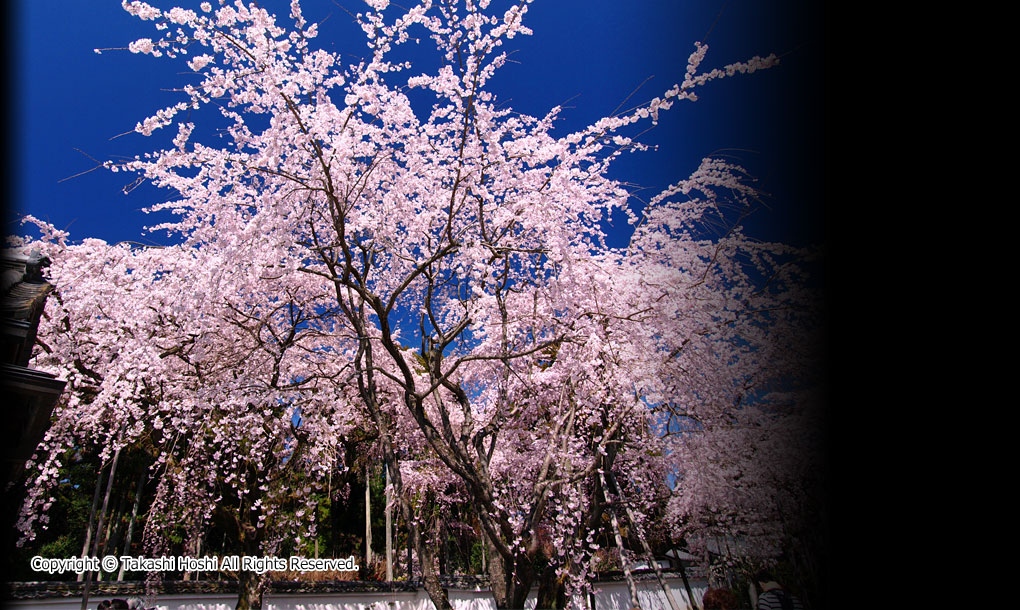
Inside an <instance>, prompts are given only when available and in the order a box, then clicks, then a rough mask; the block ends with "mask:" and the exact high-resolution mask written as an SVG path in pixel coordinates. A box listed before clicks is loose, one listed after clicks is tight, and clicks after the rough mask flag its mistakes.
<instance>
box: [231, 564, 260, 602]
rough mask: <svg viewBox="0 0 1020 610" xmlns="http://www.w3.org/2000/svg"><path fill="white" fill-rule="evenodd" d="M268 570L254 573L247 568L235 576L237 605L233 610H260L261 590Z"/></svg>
mask: <svg viewBox="0 0 1020 610" xmlns="http://www.w3.org/2000/svg"><path fill="white" fill-rule="evenodd" d="M267 579H268V572H267V573H265V574H256V573H255V572H249V571H247V570H245V571H242V572H240V573H239V574H238V576H237V605H236V606H234V610H261V609H262V592H263V591H264V590H265V584H266V580H267Z"/></svg>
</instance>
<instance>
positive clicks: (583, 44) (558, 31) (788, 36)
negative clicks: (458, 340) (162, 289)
mask: <svg viewBox="0 0 1020 610" xmlns="http://www.w3.org/2000/svg"><path fill="white" fill-rule="evenodd" d="M337 2H338V3H339V4H343V5H344V6H345V7H347V8H348V9H351V10H352V11H355V12H356V11H359V10H363V8H362V6H363V5H362V4H360V3H359V2H357V1H355V0H343V1H341V0H337ZM150 3H152V4H154V5H156V6H158V7H160V8H163V9H166V8H170V7H171V6H174V5H175V4H182V5H184V6H188V7H197V5H198V2H197V1H196V2H177V3H174V2H160V1H159V0H152V1H151V2H150ZM213 4H214V5H215V4H216V2H215V0H214V1H213ZM262 4H263V5H264V6H266V7H267V8H269V9H270V10H275V12H276V13H277V15H279V16H281V18H280V21H281V22H286V21H288V20H289V18H288V17H286V14H287V13H288V8H287V7H288V4H289V3H288V2H286V1H279V0H271V1H264V2H263V3H262ZM815 4H819V3H808V2H803V3H801V2H800V1H799V0H779V1H775V0H773V1H762V0H758V1H755V0H730V1H729V2H723V1H702V0H699V1H695V2H682V1H666V0H643V1H633V2H628V1H622V0H536V1H535V3H534V4H532V5H531V8H530V9H529V12H528V16H527V18H526V23H527V24H528V25H529V27H531V28H532V29H533V30H534V32H535V33H534V36H530V37H517V38H515V39H514V40H512V41H509V45H508V46H507V47H506V48H508V49H517V52H516V53H515V54H514V55H513V59H514V60H515V61H516V62H519V63H513V64H510V65H508V66H507V67H505V68H504V69H503V70H502V72H501V73H500V74H499V75H498V76H497V78H496V79H495V81H494V84H493V88H494V89H495V91H496V92H497V94H498V95H500V96H501V97H502V98H504V99H505V98H510V100H511V101H510V105H511V106H512V107H513V108H514V109H515V110H518V111H520V112H526V113H529V114H535V115H539V116H541V115H542V114H544V113H545V111H547V110H548V109H549V108H550V107H552V106H554V105H557V104H564V103H566V104H567V105H569V106H570V107H571V108H570V109H568V110H567V111H566V112H565V113H564V115H563V116H564V117H565V119H566V120H565V121H564V123H563V128H565V129H572V128H577V127H580V126H582V125H583V124H586V123H588V122H591V121H594V120H596V119H597V118H599V117H601V116H604V115H606V114H609V113H611V112H612V111H613V110H614V109H615V108H616V107H617V105H618V104H619V103H620V102H622V101H623V100H624V98H626V97H627V95H628V94H630V93H631V91H632V90H633V89H634V88H635V87H637V86H638V85H639V84H641V83H642V81H644V80H645V79H646V78H648V77H651V79H650V80H649V81H648V82H647V83H646V84H645V85H644V86H643V87H642V88H641V89H640V90H639V91H638V93H637V94H636V95H635V96H634V97H633V98H632V99H631V101H630V103H628V107H629V106H631V105H633V103H634V102H636V101H645V100H648V99H650V98H652V97H654V96H656V95H660V94H661V93H662V92H663V91H665V90H666V89H668V88H669V87H671V86H672V85H673V84H674V83H675V82H679V81H680V80H682V78H683V72H684V69H685V67H686V60H687V56H688V55H689V54H690V52H691V51H692V50H693V48H694V46H693V43H694V41H696V40H702V39H704V38H705V36H706V34H708V38H707V42H708V44H709V47H710V49H709V53H708V57H707V58H706V61H705V63H704V64H703V67H704V68H706V69H711V68H715V67H721V66H723V65H725V64H728V63H731V62H734V61H739V60H743V59H746V58H749V57H750V56H753V55H767V54H769V53H771V52H776V53H777V54H780V55H782V56H783V61H782V63H781V65H780V66H779V67H777V68H774V69H771V70H767V71H764V72H759V73H756V74H753V75H750V76H738V77H734V78H732V79H725V80H722V81H718V82H715V83H711V84H709V85H708V86H706V87H704V88H703V89H702V90H701V92H700V98H701V99H700V101H699V102H697V103H695V104H690V103H685V104H681V105H679V106H674V108H673V109H672V110H670V111H669V112H667V113H665V114H664V115H662V117H661V118H662V120H661V121H660V124H659V126H658V127H656V128H655V129H654V130H653V131H652V132H650V133H648V134H646V135H645V136H643V137H642V141H644V142H646V143H650V144H659V145H660V149H659V151H658V152H646V153H639V154H636V155H629V156H627V157H625V159H624V160H622V161H621V162H620V163H619V164H618V166H617V167H616V169H615V173H614V177H616V178H619V179H623V180H627V181H629V182H633V183H638V184H641V185H643V186H647V187H648V189H647V191H646V192H645V193H644V194H645V195H646V196H651V195H653V194H654V193H656V192H658V191H659V190H661V189H662V188H663V187H665V186H667V185H668V184H670V183H673V182H676V181H677V180H678V179H681V178H683V177H686V176H687V175H688V174H689V173H690V172H691V171H692V170H693V169H694V168H696V167H697V164H698V161H699V160H700V159H701V158H702V157H703V156H705V155H707V154H709V153H713V152H716V151H721V150H729V151H733V154H735V155H737V156H738V158H739V160H740V161H741V162H742V163H743V164H744V165H745V166H746V167H747V168H748V169H749V170H750V171H751V173H752V174H753V175H754V176H756V177H757V178H758V179H759V183H760V186H761V188H762V190H764V191H765V192H766V193H768V194H769V195H770V197H769V198H767V199H766V203H767V204H768V205H769V208H770V209H768V210H763V211H761V212H759V213H758V214H756V215H755V217H753V218H752V219H751V220H750V221H749V223H748V225H749V229H750V232H751V233H752V234H754V235H756V236H759V237H761V238H763V239H768V240H778V241H784V242H787V243H791V244H794V245H808V244H817V243H821V242H823V241H824V235H823V233H822V222H823V219H824V217H823V204H824V202H823V201H822V198H821V178H820V176H821V172H822V171H823V162H824V158H823V148H822V147H823V141H822V138H821V135H820V132H819V130H820V129H821V118H822V109H821V104H822V87H823V82H822V76H823V68H824V62H823V52H824V51H823V44H824V41H823V36H822V32H821V31H820V29H819V28H820V25H821V23H820V19H819V16H818V15H817V14H812V13H810V12H808V11H819V10H820V9H819V8H818V7H817V6H815ZM303 5H304V13H305V16H306V18H308V19H309V20H310V21H321V20H323V19H325V18H326V17H327V16H328V19H327V20H326V21H325V23H324V25H323V26H321V27H320V32H321V35H320V37H319V38H318V40H317V44H319V45H323V46H325V47H327V48H336V49H338V50H340V51H341V52H342V53H345V52H348V51H350V52H352V53H361V52H362V50H363V49H364V46H363V41H362V38H361V37H360V36H359V34H360V30H357V29H355V28H354V27H353V26H352V25H351V18H350V17H349V16H348V15H347V13H345V12H344V11H343V10H341V9H340V8H338V7H337V3H334V2H332V1H329V0H305V2H304V3H303ZM493 6H494V7H495V6H499V7H501V6H502V4H501V3H500V2H498V1H497V2H493ZM9 19H10V26H11V30H12V31H11V34H13V39H12V40H9V41H8V44H9V45H11V46H12V47H13V51H14V53H13V58H12V59H13V63H14V66H13V67H14V70H13V72H12V73H11V76H10V80H11V87H10V91H12V92H13V94H14V99H13V104H12V106H11V107H10V110H11V111H13V112H12V114H11V119H12V120H11V125H10V126H11V129H10V131H9V133H10V136H9V137H11V138H12V139H11V140H10V141H9V142H8V147H9V155H8V157H9V163H10V164H11V166H12V167H11V168H10V170H11V177H12V178H13V184H11V185H8V192H9V197H10V198H11V202H10V210H9V211H10V212H11V216H14V217H17V216H19V215H20V214H25V213H30V214H34V215H36V216H38V217H40V218H43V219H45V220H48V221H50V222H52V223H53V224H55V225H57V226H58V227H59V228H64V229H67V230H69V231H70V232H71V236H72V239H74V240H80V239H83V238H85V237H99V238H101V239H105V240H107V241H111V242H114V241H121V240H142V241H147V242H148V241H151V242H156V243H161V242H165V239H166V238H165V237H164V236H163V235H162V234H156V235H145V236H143V234H142V227H143V226H145V225H146V224H151V223H153V221H154V220H155V219H154V218H153V217H151V216H147V215H145V214H143V213H142V212H141V209H142V208H144V207H146V206H148V205H150V204H152V203H153V202H155V201H158V200H161V199H164V198H166V197H167V195H166V194H165V193H161V192H159V191H157V190H155V189H152V188H149V187H142V188H138V189H136V190H134V191H133V192H132V193H131V194H129V195H125V194H123V193H122V188H123V187H124V186H125V184H126V183H127V182H128V181H129V180H130V177H129V176H128V175H126V174H123V173H119V174H112V173H110V172H107V171H104V170H96V171H92V172H88V173H85V174H83V175H80V176H78V177H74V178H71V177H72V176H75V175H76V174H79V173H81V172H86V171H87V170H89V169H91V168H92V167H94V166H95V165H96V163H95V162H94V161H93V160H92V159H96V160H99V161H102V160H105V159H115V158H118V157H120V156H129V157H130V156H134V155H136V154H141V153H144V152H146V151H148V150H151V149H153V148H155V147H157V146H161V145H162V143H163V142H162V139H156V138H144V137H142V136H139V135H136V134H129V135H125V136H123V137H119V138H115V139H112V140H111V138H113V137H114V136H117V135H118V134H122V133H124V132H129V131H131V130H132V129H133V127H134V125H135V123H136V122H137V121H139V120H141V119H142V118H144V117H146V116H148V115H149V114H151V113H152V112H153V111H155V110H156V109H158V108H162V107H164V106H166V105H168V104H169V103H172V102H173V101H176V100H177V99H178V98H176V97H175V96H174V94H172V93H169V92H167V91H164V90H163V89H168V88H172V87H174V86H177V85H179V84H181V83H182V82H184V81H183V80H182V77H181V76H180V75H179V74H178V73H177V72H178V71H179V70H181V68H180V66H182V65H183V64H176V63H174V62H171V61H167V60H166V59H165V58H161V59H154V58H152V57H149V56H141V55H133V54H131V53H129V52H128V51H127V50H120V51H106V52H104V53H103V54H101V55H97V54H96V53H94V52H93V49H94V48H97V47H98V48H115V47H126V46H127V44H128V43H129V42H131V41H133V40H135V39H137V38H141V37H149V38H156V36H155V34H154V30H153V28H152V24H151V22H141V21H139V20H137V19H136V18H134V17H131V16H130V15H128V14H127V13H126V12H124V10H123V9H122V8H121V6H120V1H119V0H89V1H87V2H86V1H83V0H45V1H39V0H20V1H19V2H17V8H15V9H13V11H12V13H11V15H10V17H9ZM185 69H186V68H185ZM412 72H413V70H412ZM568 100H569V102H568ZM163 131H166V132H168V133H169V130H166V129H164V130H163ZM169 135H172V134H169ZM79 151H80V152H79ZM86 155H88V156H86ZM89 157H91V158H92V159H90V158H89ZM23 231H24V229H21V228H19V226H18V225H17V222H16V220H13V219H12V220H8V221H7V225H6V227H5V231H4V232H5V233H12V232H13V233H21V232H23Z"/></svg>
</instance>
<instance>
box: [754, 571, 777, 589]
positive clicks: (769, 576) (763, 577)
mask: <svg viewBox="0 0 1020 610" xmlns="http://www.w3.org/2000/svg"><path fill="white" fill-rule="evenodd" d="M754 580H755V582H757V583H758V586H759V587H761V586H764V585H765V584H766V583H770V582H777V581H776V575H775V574H774V573H773V572H772V570H769V569H766V568H763V569H761V570H758V573H757V574H756V575H755V577H754Z"/></svg>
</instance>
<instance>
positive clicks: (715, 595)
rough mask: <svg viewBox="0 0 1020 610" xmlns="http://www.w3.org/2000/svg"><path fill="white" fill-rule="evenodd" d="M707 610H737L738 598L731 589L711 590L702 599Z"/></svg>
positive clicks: (702, 603)
mask: <svg viewBox="0 0 1020 610" xmlns="http://www.w3.org/2000/svg"><path fill="white" fill-rule="evenodd" d="M701 605H702V607H703V608H704V609H705V610H736V608H737V596H736V595H734V594H733V591H730V590H729V589H709V590H708V591H705V595H704V597H702V598H701Z"/></svg>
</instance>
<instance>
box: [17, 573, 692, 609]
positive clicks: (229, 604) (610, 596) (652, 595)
mask: <svg viewBox="0 0 1020 610" xmlns="http://www.w3.org/2000/svg"><path fill="white" fill-rule="evenodd" d="M666 582H667V584H669V587H670V590H671V591H672V592H673V596H674V598H675V599H676V601H677V603H679V604H680V606H681V608H684V606H685V605H687V608H691V606H690V605H689V603H688V600H687V592H686V591H685V590H684V586H683V581H681V580H680V579H678V578H677V579H673V578H670V579H667V581H666ZM637 586H638V599H639V601H640V602H641V608H642V610H670V607H669V602H668V601H667V600H666V595H665V594H664V593H663V592H662V589H660V588H659V584H658V582H656V581H655V580H650V581H649V580H644V581H640V582H638V583H637ZM691 589H692V590H693V592H694V597H695V600H696V601H697V603H698V604H699V605H700V603H701V596H702V595H703V594H704V593H705V589H706V584H705V583H704V581H698V580H694V581H692V582H691ZM449 594H450V603H451V605H452V606H453V607H454V609H455V610H495V608H496V605H495V603H494V602H493V600H492V593H490V592H489V591H487V590H481V591H473V590H459V589H450V590H449ZM109 597H111V596H96V597H93V598H92V599H90V600H89V608H90V609H91V610H94V609H95V607H96V604H97V603H99V602H100V601H102V600H104V599H108V598H109ZM236 601H237V596H236V595H231V594H217V595H213V594H182V595H161V596H159V597H158V598H157V600H156V608H157V610H234V603H235V602H236ZM594 601H595V605H594V610H629V609H630V603H629V601H630V594H629V593H628V592H627V584H626V583H625V582H603V583H598V585H597V586H596V593H595V595H594ZM573 602H574V603H573V604H572V606H571V607H573V608H579V609H582V610H585V609H587V608H588V606H587V602H586V600H585V599H583V598H581V597H578V598H575V599H574V600H573ZM6 607H7V608H8V609H9V610H80V608H81V598H79V597H64V598H54V599H42V600H11V601H8V602H7V603H6ZM262 607H263V609H264V610H434V606H433V605H432V601H431V600H429V596H428V594H427V593H426V592H425V590H424V589H418V590H417V591H415V592H397V593H300V594H282V593H281V594H269V595H267V596H266V597H265V599H264V600H263V604H262ZM534 607H535V597H534V595H532V596H531V597H529V598H528V601H527V602H526V603H525V608H526V609H528V610H533V609H534Z"/></svg>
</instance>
